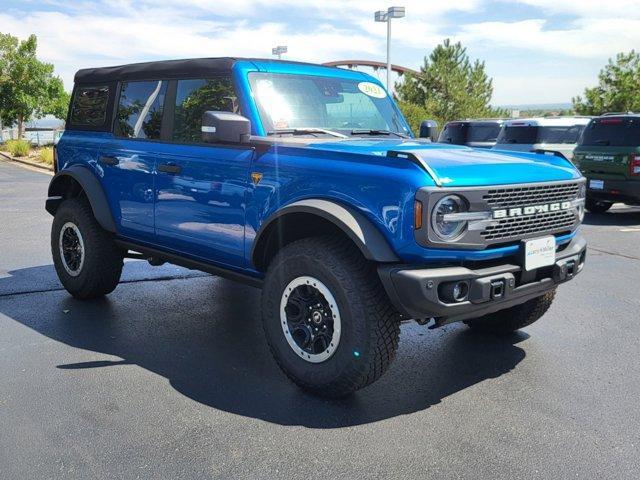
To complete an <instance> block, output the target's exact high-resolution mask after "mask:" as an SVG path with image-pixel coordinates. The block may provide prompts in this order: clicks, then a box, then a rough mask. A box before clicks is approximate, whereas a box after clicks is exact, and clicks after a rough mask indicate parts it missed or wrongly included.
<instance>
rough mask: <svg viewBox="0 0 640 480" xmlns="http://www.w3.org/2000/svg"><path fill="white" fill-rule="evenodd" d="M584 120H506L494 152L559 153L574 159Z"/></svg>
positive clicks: (567, 118)
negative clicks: (574, 151) (496, 150)
mask: <svg viewBox="0 0 640 480" xmlns="http://www.w3.org/2000/svg"><path fill="white" fill-rule="evenodd" d="M588 123H589V118H587V117H557V118H556V117H554V118H528V119H518V120H508V121H506V122H505V123H504V125H503V126H502V131H501V132H500V135H499V136H498V141H497V142H496V145H495V147H493V148H495V149H498V150H517V151H520V152H535V151H547V152H558V153H561V154H562V155H564V156H565V157H567V158H568V159H569V160H571V159H572V158H573V150H574V149H575V148H576V144H577V143H578V139H579V138H580V135H581V134H582V130H584V127H585V126H586V125H587V124H588Z"/></svg>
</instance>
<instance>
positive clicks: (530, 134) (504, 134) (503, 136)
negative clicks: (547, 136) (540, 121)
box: [498, 126, 539, 144]
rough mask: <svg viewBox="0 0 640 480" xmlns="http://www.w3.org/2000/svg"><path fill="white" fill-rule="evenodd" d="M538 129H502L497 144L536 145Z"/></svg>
mask: <svg viewBox="0 0 640 480" xmlns="http://www.w3.org/2000/svg"><path fill="white" fill-rule="evenodd" d="M538 128H539V127H526V126H523V127H504V128H503V129H502V131H501V132H500V135H498V143H525V144H531V143H537V142H536V139H537V138H538Z"/></svg>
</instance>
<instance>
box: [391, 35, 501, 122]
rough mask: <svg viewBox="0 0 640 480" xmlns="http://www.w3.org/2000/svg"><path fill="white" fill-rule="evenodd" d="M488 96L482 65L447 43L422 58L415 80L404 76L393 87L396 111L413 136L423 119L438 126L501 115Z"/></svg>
mask: <svg viewBox="0 0 640 480" xmlns="http://www.w3.org/2000/svg"><path fill="white" fill-rule="evenodd" d="M492 95H493V81H492V80H491V79H490V78H489V77H488V76H487V73H486V72H485V65H484V62H480V61H479V60H476V61H474V62H472V61H471V60H470V59H469V56H468V55H467V49H466V48H465V47H463V46H462V44H460V42H458V43H455V44H452V43H451V42H450V41H449V39H447V40H445V41H444V42H443V43H442V44H441V45H438V46H437V47H436V48H435V49H434V50H433V52H431V55H429V57H425V58H424V65H423V66H422V67H421V68H420V75H419V76H418V75H411V74H408V75H406V76H405V78H404V80H403V81H402V82H401V83H397V84H396V96H397V97H398V100H399V104H400V108H401V109H402V111H403V113H404V114H405V116H406V117H407V119H408V121H409V124H410V126H411V128H412V129H413V130H414V132H417V130H418V129H419V125H420V120H424V119H426V118H431V119H435V120H437V121H438V123H439V125H440V126H442V125H443V124H444V123H446V122H448V121H450V120H458V119H465V118H487V117H495V116H502V115H505V112H504V111H501V110H497V109H494V108H492V107H491V105H490V104H489V102H490V101H491V96H492Z"/></svg>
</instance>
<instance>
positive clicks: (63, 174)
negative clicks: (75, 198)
mask: <svg viewBox="0 0 640 480" xmlns="http://www.w3.org/2000/svg"><path fill="white" fill-rule="evenodd" d="M69 178H71V179H72V180H74V181H75V182H76V183H77V184H78V185H80V187H81V188H82V190H83V191H84V193H85V195H86V196H87V199H88V200H89V203H90V204H91V210H93V216H94V217H95V219H96V220H97V222H98V223H99V224H100V226H101V227H102V228H104V229H105V230H107V231H108V232H112V233H115V231H116V223H115V221H114V220H113V215H112V214H111V209H110V208H109V202H108V201H107V196H106V194H105V193H104V189H103V188H102V185H101V184H100V181H99V180H98V178H97V177H96V176H95V175H94V174H93V172H91V170H89V169H88V168H86V167H83V166H81V165H72V166H71V167H69V168H66V169H64V170H61V171H59V172H58V173H56V174H55V176H54V177H53V178H52V179H51V182H50V183H49V192H48V198H47V202H46V206H45V208H46V210H47V211H48V212H49V213H50V214H51V215H55V214H56V211H57V209H58V206H59V205H60V203H62V201H63V200H65V199H67V198H70V196H72V195H70V192H69V182H68V180H69Z"/></svg>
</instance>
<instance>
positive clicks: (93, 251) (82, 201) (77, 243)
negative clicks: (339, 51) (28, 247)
mask: <svg viewBox="0 0 640 480" xmlns="http://www.w3.org/2000/svg"><path fill="white" fill-rule="evenodd" d="M51 254H52V256H53V264H54V266H55V269H56V273H57V274H58V278H59V279H60V282H61V283H62V285H63V286H64V288H65V289H66V290H67V291H68V292H69V293H70V294H71V295H73V296H74V297H75V298H78V299H88V298H95V297H99V296H102V295H105V294H107V293H110V292H112V291H113V290H114V289H115V288H116V286H117V285H118V282H119V281H120V275H121V273H122V265H123V258H124V255H123V252H122V251H121V250H120V249H119V248H118V247H117V246H116V244H115V242H114V241H113V237H112V235H111V234H110V233H109V232H107V231H105V230H104V229H102V227H100V225H99V224H98V222H97V221H96V219H95V218H94V216H93V211H92V210H91V205H89V202H88V201H87V199H86V198H83V197H80V198H71V199H69V200H65V201H64V202H62V203H61V204H60V206H59V207H58V210H57V211H56V214H55V217H54V219H53V225H52V227H51Z"/></svg>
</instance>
